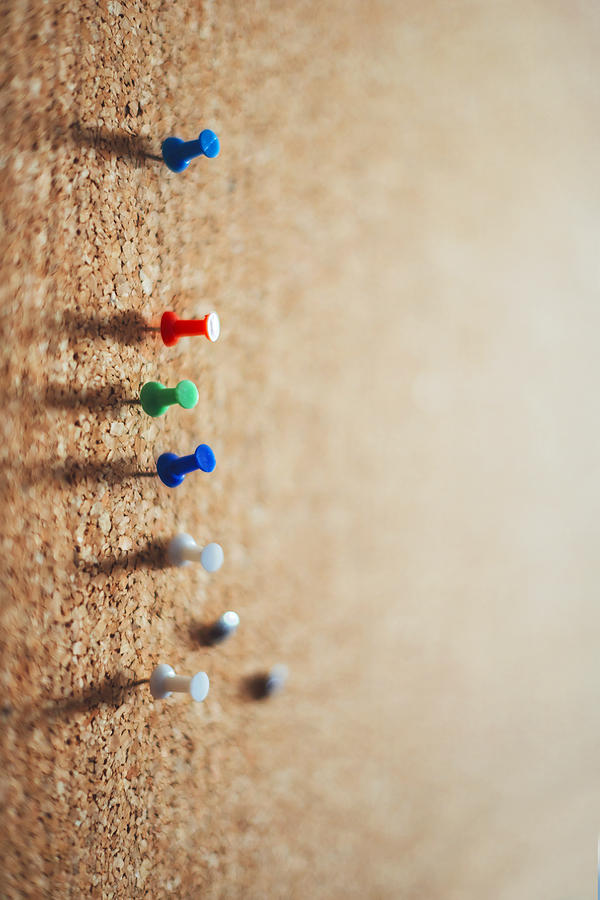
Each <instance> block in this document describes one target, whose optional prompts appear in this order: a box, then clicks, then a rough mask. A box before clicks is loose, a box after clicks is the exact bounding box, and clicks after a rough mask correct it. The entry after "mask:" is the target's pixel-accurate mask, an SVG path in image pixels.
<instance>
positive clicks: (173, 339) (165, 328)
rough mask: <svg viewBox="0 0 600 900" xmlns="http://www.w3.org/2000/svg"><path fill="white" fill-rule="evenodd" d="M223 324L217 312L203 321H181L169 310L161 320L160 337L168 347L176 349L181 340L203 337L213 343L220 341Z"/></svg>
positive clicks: (205, 317)
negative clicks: (197, 336)
mask: <svg viewBox="0 0 600 900" xmlns="http://www.w3.org/2000/svg"><path fill="white" fill-rule="evenodd" d="M220 334H221V323H220V321H219V317H218V315H217V314H216V312H211V313H208V315H206V316H204V317H203V318H202V319H180V318H178V316H176V315H175V313H174V312H171V311H170V310H168V311H167V312H165V313H163V315H162V318H161V320H160V336H161V337H162V339H163V341H164V343H165V344H166V345H167V347H174V346H175V344H176V343H177V341H178V340H179V338H182V337H194V336H195V335H203V336H204V337H205V338H207V339H208V340H209V341H212V342H213V343H214V342H215V341H218V340H219V335H220Z"/></svg>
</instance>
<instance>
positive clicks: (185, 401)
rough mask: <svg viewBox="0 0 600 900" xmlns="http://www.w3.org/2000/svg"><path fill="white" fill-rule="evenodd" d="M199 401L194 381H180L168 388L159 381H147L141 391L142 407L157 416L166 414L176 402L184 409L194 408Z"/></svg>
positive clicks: (149, 413)
mask: <svg viewBox="0 0 600 900" xmlns="http://www.w3.org/2000/svg"><path fill="white" fill-rule="evenodd" d="M197 402H198V388H197V387H196V385H195V384H194V383H193V382H192V381H180V382H179V384H178V385H177V387H174V388H166V387H165V386H164V384H161V383H160V382H159V381H147V382H146V384H145V385H144V386H143V387H142V390H141V391H140V403H141V405H142V409H143V410H144V412H145V413H148V415H149V416H154V417H155V418H156V417H157V416H162V415H164V413H166V411H167V410H168V408H169V407H170V406H173V405H174V404H175V403H178V404H179V405H180V406H182V407H183V409H193V408H194V406H195V405H196V403H197Z"/></svg>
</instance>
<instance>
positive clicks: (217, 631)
mask: <svg viewBox="0 0 600 900" xmlns="http://www.w3.org/2000/svg"><path fill="white" fill-rule="evenodd" d="M239 624H240V617H239V616H238V614H237V613H236V612H234V611H233V610H232V609H230V610H227V612H224V613H223V615H222V616H220V617H219V618H218V619H217V621H216V622H215V624H214V625H213V626H212V628H211V630H210V641H211V643H213V644H220V643H221V641H225V640H227V638H228V637H231V635H232V634H235V632H236V631H237V628H238V625H239Z"/></svg>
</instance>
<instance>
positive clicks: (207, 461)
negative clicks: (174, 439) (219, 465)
mask: <svg viewBox="0 0 600 900" xmlns="http://www.w3.org/2000/svg"><path fill="white" fill-rule="evenodd" d="M215 466H216V460H215V454H214V453H213V452H212V450H211V448H210V447H209V446H208V444H200V445H199V446H198V447H196V449H195V451H194V452H193V453H191V454H190V455H189V456H177V455H176V454H175V453H161V455H160V456H159V457H158V459H157V461H156V471H157V472H158V476H159V478H160V480H161V481H162V483H163V484H166V485H167V487H171V488H174V487H178V485H180V484H181V482H182V481H183V479H184V478H185V476H186V475H188V474H189V473H190V472H195V471H196V469H200V471H201V472H212V471H213V469H214V467H215Z"/></svg>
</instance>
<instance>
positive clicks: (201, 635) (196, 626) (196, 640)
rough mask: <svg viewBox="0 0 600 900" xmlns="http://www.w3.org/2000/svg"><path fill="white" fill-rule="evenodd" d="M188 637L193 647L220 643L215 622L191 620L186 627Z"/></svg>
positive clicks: (211, 645)
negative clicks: (206, 622) (207, 622)
mask: <svg viewBox="0 0 600 900" xmlns="http://www.w3.org/2000/svg"><path fill="white" fill-rule="evenodd" d="M188 637H189V639H190V643H191V645H192V646H193V647H198V646H200V647H214V646H215V645H216V644H218V643H220V642H221V641H220V639H219V636H218V634H217V629H216V628H215V623H214V622H211V623H210V624H208V625H207V624H205V623H203V622H192V624H191V625H190V627H189V628H188Z"/></svg>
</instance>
